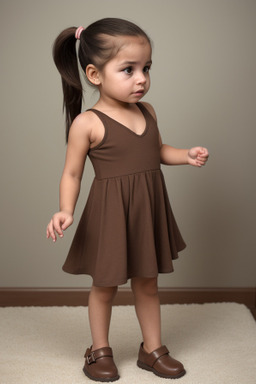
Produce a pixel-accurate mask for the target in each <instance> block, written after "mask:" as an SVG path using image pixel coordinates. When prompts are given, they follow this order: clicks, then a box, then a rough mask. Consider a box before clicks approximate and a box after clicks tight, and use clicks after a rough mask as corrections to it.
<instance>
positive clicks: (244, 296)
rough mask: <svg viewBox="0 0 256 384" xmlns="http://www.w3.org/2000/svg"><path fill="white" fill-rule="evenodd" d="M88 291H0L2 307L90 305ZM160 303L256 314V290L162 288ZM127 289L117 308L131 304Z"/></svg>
mask: <svg viewBox="0 0 256 384" xmlns="http://www.w3.org/2000/svg"><path fill="white" fill-rule="evenodd" d="M89 292H90V290H89V289H81V288H0V307H11V306H16V307H17V306H21V307H23V306H42V307H45V306H63V305H67V306H80V305H81V306H83V305H84V306H87V304H88V297H89ZM159 296H160V301H161V304H192V303H197V304H203V303H215V302H235V303H240V304H245V305H246V306H247V307H248V308H250V309H251V310H252V311H254V313H255V311H256V288H160V289H159ZM133 302H134V301H133V295H132V292H131V290H130V289H128V288H119V291H118V294H117V296H116V298H115V302H114V305H132V304H133Z"/></svg>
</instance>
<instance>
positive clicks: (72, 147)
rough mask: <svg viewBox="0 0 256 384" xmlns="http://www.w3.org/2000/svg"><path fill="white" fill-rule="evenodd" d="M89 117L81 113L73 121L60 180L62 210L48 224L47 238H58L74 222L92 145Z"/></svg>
mask: <svg viewBox="0 0 256 384" xmlns="http://www.w3.org/2000/svg"><path fill="white" fill-rule="evenodd" d="M86 123H87V118H86V116H85V115H84V114H81V115H79V116H78V117H77V118H76V119H75V120H74V122H73V124H72V126H71V128H70V133H69V140H68V146H67V152H66V161H65V166H64V170H63V174H62V177H61V181H60V211H59V212H57V213H55V215H53V217H52V219H51V221H50V223H49V224H48V226H47V238H49V237H51V238H52V239H53V241H54V242H55V241H56V240H57V236H56V232H57V234H58V235H59V236H60V237H63V231H64V230H65V229H67V228H68V227H69V226H70V225H71V224H72V223H73V214H74V210H75V206H76V202H77V199H78V196H79V192H80V186H81V179H82V175H83V170H84V164H85V160H86V156H87V153H88V150H89V147H90V130H89V128H88V125H87V124H86Z"/></svg>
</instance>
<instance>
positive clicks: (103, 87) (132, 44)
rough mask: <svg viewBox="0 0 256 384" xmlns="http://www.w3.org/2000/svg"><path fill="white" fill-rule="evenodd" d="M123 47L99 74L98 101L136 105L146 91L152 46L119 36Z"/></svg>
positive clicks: (142, 40) (139, 38)
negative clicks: (99, 99) (99, 98)
mask: <svg viewBox="0 0 256 384" xmlns="http://www.w3.org/2000/svg"><path fill="white" fill-rule="evenodd" d="M120 39H122V40H123V42H122V46H121V48H120V50H119V51H118V53H117V55H116V56H115V57H114V58H113V59H111V60H110V61H109V62H108V63H107V64H106V65H105V66H104V68H103V70H102V71H101V72H100V74H99V80H100V85H99V91H100V95H101V98H102V99H104V100H105V101H108V102H111V103H113V102H114V101H116V102H119V103H120V102H121V103H137V102H138V101H139V100H140V99H141V98H142V97H143V96H144V95H145V94H146V93H147V91H148V90H149V87H150V76H149V70H150V67H151V64H152V61H151V46H150V44H149V43H148V41H147V40H146V39H145V38H143V37H131V36H127V37H120Z"/></svg>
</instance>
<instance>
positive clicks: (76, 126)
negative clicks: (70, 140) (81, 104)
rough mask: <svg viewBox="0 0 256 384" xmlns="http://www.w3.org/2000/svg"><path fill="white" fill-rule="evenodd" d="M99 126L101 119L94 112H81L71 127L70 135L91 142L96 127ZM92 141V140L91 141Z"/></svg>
mask: <svg viewBox="0 0 256 384" xmlns="http://www.w3.org/2000/svg"><path fill="white" fill-rule="evenodd" d="M97 124H99V119H98V117H97V116H96V115H95V113H93V112H92V111H85V112H81V113H80V114H79V115H78V116H77V117H76V118H75V119H74V121H73V123H72V125H71V127H70V134H72V135H75V136H80V137H81V136H84V137H87V138H88V139H89V140H90V138H91V135H92V132H93V130H94V129H95V126H97ZM90 141H91V140H90Z"/></svg>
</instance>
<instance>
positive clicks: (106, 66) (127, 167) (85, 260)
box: [47, 18, 208, 382]
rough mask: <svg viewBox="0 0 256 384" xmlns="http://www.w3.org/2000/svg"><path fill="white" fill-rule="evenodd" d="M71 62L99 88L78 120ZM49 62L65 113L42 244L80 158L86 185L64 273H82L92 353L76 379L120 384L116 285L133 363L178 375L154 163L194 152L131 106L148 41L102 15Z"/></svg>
mask: <svg viewBox="0 0 256 384" xmlns="http://www.w3.org/2000/svg"><path fill="white" fill-rule="evenodd" d="M77 40H80V42H79V49H78V57H79V62H80V65H81V68H82V70H83V71H84V73H85V75H86V79H87V81H89V83H90V84H92V85H93V86H94V87H96V88H97V89H98V90H99V100H98V101H97V103H96V104H95V105H94V107H93V108H92V109H90V110H87V111H86V112H82V113H81V105H82V94H83V89H82V84H81V80H80V77H79V71H78V60H77V54H76V42H77ZM53 56H54V61H55V64H56V66H57V68H58V70H59V72H60V74H61V78H62V85H63V92H64V107H65V111H66V139H67V143H68V145H67V154H66V162H65V167H64V171H63V175H62V178H61V182H60V211H59V212H58V213H56V214H55V215H54V216H53V218H52V219H51V221H50V223H49V224H48V227H47V237H48V238H49V237H51V238H52V240H53V241H54V242H55V241H56V239H57V235H59V236H60V237H63V231H64V230H66V229H67V228H68V227H69V226H70V225H71V224H72V223H73V213H74V210H75V205H76V201H77V198H78V195H79V190H80V184H81V178H82V174H83V169H84V163H85V160H86V156H87V154H88V156H89V158H90V160H91V161H92V164H93V167H94V170H95V179H94V181H93V183H92V186H91V190H90V194H89V197H88V200H87V204H86V206H85V209H84V212H83V214H82V217H81V220H80V223H79V225H78V228H77V231H76V234H75V236H74V239H73V242H72V245H71V248H70V250H69V253H68V256H67V259H66V261H65V263H64V266H63V270H64V271H66V272H68V273H73V274H89V275H91V276H92V279H93V285H92V288H91V292H90V296H89V304H88V311H89V320H90V327H91V334H92V346H91V347H90V348H88V349H87V351H86V353H85V364H84V368H83V370H84V373H85V375H86V376H88V377H89V378H90V379H92V380H95V381H103V382H107V381H115V380H117V379H118V378H119V374H118V370H117V367H116V365H115V363H114V360H113V353H112V349H111V348H110V345H109V339H108V334H109V326H110V318H111V308H112V302H113V299H114V297H115V294H116V292H117V287H118V286H119V285H121V284H125V283H126V282H127V280H128V279H131V288H132V291H133V294H134V298H135V309H136V314H137V317H138V320H139V323H140V327H141V331H142V338H143V342H142V343H141V345H140V349H139V356H138V361H137V365H138V366H139V367H140V368H142V369H146V370H148V371H152V372H153V373H154V374H156V375H158V376H160V377H164V378H170V379H172V378H178V377H181V376H183V375H184V374H185V370H184V367H183V365H182V364H181V363H180V362H178V361H177V360H175V359H173V358H172V357H171V356H170V355H169V351H168V349H167V348H166V346H163V345H162V341H161V324H160V323H161V322H160V303H159V297H158V288H157V276H158V273H168V272H172V271H173V265H172V260H173V259H176V258H177V257H178V252H179V251H181V250H182V249H183V248H184V247H185V243H184V241H183V239H182V237H181V235H180V232H179V229H178V227H177V224H176V222H175V219H174V216H173V213H172V210H171V206H170V203H169V200H168V196H167V191H166V187H165V182H164V179H163V174H162V172H161V169H160V164H161V163H162V164H167V165H171V164H190V165H193V166H196V167H201V166H202V165H204V164H205V162H206V161H207V158H208V151H207V149H205V148H202V147H195V148H192V149H190V150H187V149H176V148H174V147H171V146H169V145H166V144H162V141H161V137H160V134H159V131H158V127H157V121H156V115H155V112H154V109H153V108H152V106H151V105H150V104H148V103H145V102H143V103H142V102H139V100H140V99H141V98H142V97H143V96H144V95H145V94H146V93H147V92H148V90H149V87H150V76H149V71H150V67H151V64H152V59H151V44H150V39H149V37H148V36H147V35H146V33H145V32H144V31H143V30H141V29H140V28H139V27H138V26H136V25H134V24H133V23H131V22H128V21H125V20H121V19H115V18H107V19H102V20H99V21H97V22H95V23H93V24H91V25H90V26H88V27H87V28H86V29H84V28H82V27H79V28H75V27H72V28H68V29H66V30H64V31H63V32H61V33H60V35H59V36H58V37H57V39H56V41H55V44H54V48H53Z"/></svg>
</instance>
